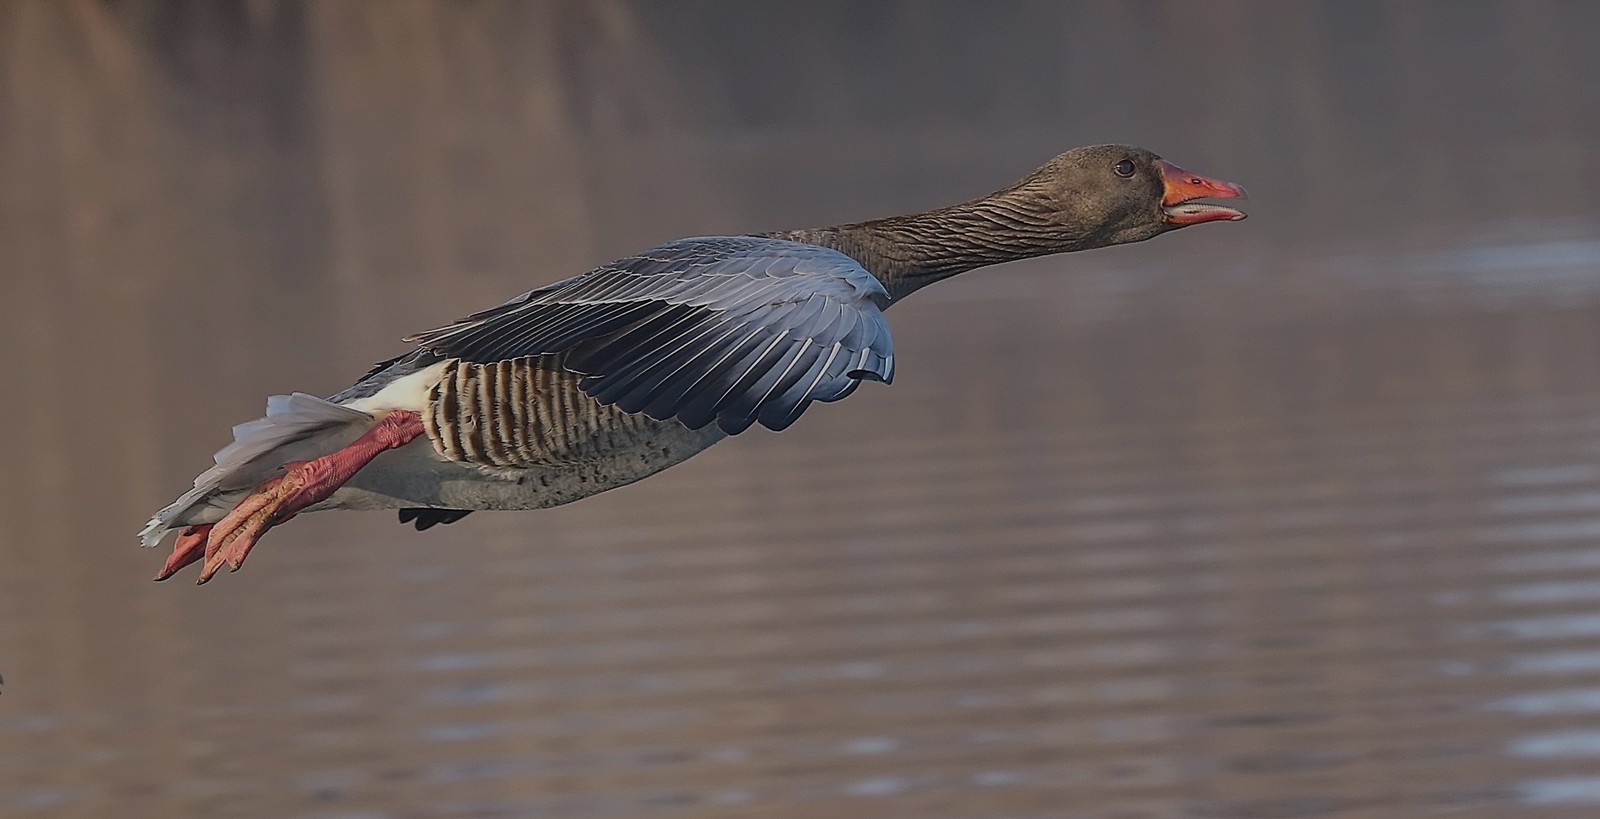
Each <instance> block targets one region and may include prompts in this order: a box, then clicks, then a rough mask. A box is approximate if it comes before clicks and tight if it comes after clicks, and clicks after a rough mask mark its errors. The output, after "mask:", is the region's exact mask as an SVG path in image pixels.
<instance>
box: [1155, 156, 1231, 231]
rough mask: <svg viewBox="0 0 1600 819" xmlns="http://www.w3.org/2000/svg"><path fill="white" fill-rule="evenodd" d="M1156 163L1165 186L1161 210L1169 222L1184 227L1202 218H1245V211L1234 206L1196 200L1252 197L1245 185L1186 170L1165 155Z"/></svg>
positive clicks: (1217, 220) (1224, 219)
mask: <svg viewBox="0 0 1600 819" xmlns="http://www.w3.org/2000/svg"><path fill="white" fill-rule="evenodd" d="M1156 167H1157V168H1158V169H1159V170H1160V171H1161V183H1162V186H1163V188H1164V190H1163V192H1162V196H1161V210H1162V212H1163V213H1164V214H1165V216H1164V218H1165V219H1166V221H1167V223H1168V224H1172V225H1178V226H1180V227H1182V226H1185V225H1198V224H1200V223H1201V222H1222V221H1228V222H1237V221H1239V220H1240V219H1243V218H1244V214H1243V213H1240V212H1239V211H1237V210H1234V209H1233V208H1225V207H1223V206H1221V205H1206V204H1196V203H1195V201H1194V200H1196V199H1249V198H1250V197H1249V196H1246V195H1245V192H1244V186H1242V185H1236V184H1234V183H1232V182H1223V181H1221V180H1218V179H1211V178H1209V177H1205V176H1201V175H1200V174H1197V173H1194V172H1193V171H1186V170H1184V169H1182V168H1180V167H1178V166H1177V165H1174V164H1172V163H1171V162H1168V161H1166V160H1165V159H1158V160H1156Z"/></svg>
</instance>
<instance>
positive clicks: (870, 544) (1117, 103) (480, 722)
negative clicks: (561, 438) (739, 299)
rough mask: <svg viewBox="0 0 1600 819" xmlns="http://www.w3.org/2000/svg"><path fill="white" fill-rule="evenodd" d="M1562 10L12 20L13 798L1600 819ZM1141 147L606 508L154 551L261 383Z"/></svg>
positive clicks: (585, 809) (13, 16)
mask: <svg viewBox="0 0 1600 819" xmlns="http://www.w3.org/2000/svg"><path fill="white" fill-rule="evenodd" d="M1596 30H1600V6H1596V5H1593V4H1588V3H1580V2H1565V3H1559V2H1555V3H1538V2H1517V3H1510V2H1506V3H1494V2H1442V3H1420V2H1419V3H1364V2H1327V3H1300V4H1279V3H1268V2H1260V3H1230V2H1213V3H1204V4H1198V3H1188V4H1178V3H1173V4H1160V3H1140V4H1124V3H1092V4H1057V3H998V4H964V3H954V2H947V3H873V4H860V3H845V2H837V3H807V4H803V5H798V4H793V5H776V4H760V3H736V2H717V3H710V2H691V3H675V4H670V5H654V4H651V5H635V4H631V3H621V2H615V1H614V0H603V1H602V2H589V3H570V4H569V3H550V4H539V3H526V4H524V3H493V2H479V3H459V4H435V3H427V2H408V3H337V4H336V3H305V4H279V3H270V2H248V3H212V2H204V3H202V2H195V3H157V2H133V3H124V4H104V3H97V2H59V3H57V2H44V1H43V0H40V1H39V2H27V0H6V1H5V2H0V248H3V249H4V253H3V255H0V271H3V276H4V297H3V298H0V344H3V349H4V350H5V351H6V353H7V356H6V361H7V363H8V373H7V376H8V377H7V382H8V384H9V389H8V390H7V391H6V396H7V398H6V400H4V401H0V429H4V430H6V432H7V436H6V441H7V442H6V444H5V447H4V451H5V453H6V455H7V457H6V467H7V468H6V469H5V470H4V471H3V473H0V490H3V491H0V521H3V523H4V526H3V527H0V673H3V674H4V676H5V683H6V684H5V688H4V695H3V696H0V814H3V815H5V816H7V817H11V816H16V817H63V818H65V817H109V816H116V817H208V818H209V817H227V816H239V817H291V816H292V817H307V819H311V818H312V817H315V818H316V819H336V818H337V819H379V817H386V818H387V817H393V818H395V819H400V818H402V817H403V818H404V819H411V818H412V817H541V816H550V817H574V818H577V817H603V816H686V817H687V816H696V817H700V816H705V817H710V816H727V817H735V816H738V817H744V816H755V815H759V816H771V817H816V816H829V817H853V816H862V817H866V816H874V817H879V816H915V817H948V818H949V819H975V818H976V817H1008V818H1009V819H1042V817H1073V818H1075V819H1087V818H1088V817H1094V818H1095V819H1112V818H1113V817H1115V819H1157V818H1158V817H1226V818H1229V819H1250V818H1252V817H1263V818H1265V817H1310V816H1316V817H1412V816H1417V817H1421V816H1442V815H1449V816H1459V817H1509V816H1517V817H1523V816H1526V817H1587V816H1594V815H1596V814H1597V813H1600V368H1597V367H1596V366H1595V350H1596V349H1600V244H1597V241H1600V240H1597V235H1600V232H1597V231H1596V226H1597V225H1600V187H1597V186H1596V185H1595V180H1596V179H1600V161H1597V159H1596V155H1597V151H1596V148H1597V145H1596V137H1595V135H1596V134H1597V133H1600V50H1596V49H1593V48H1592V47H1591V42H1590V41H1591V40H1592V33H1593V32H1594V31H1596ZM1111 140H1117V141H1127V142H1134V143H1139V144H1143V145H1146V146H1148V147H1150V148H1152V149H1154V150H1156V151H1158V152H1161V153H1163V154H1165V155H1167V156H1168V157H1170V158H1172V159H1174V160H1175V161H1177V162H1179V163H1181V164H1184V165H1186V166H1189V167H1192V168H1194V169H1196V170H1200V171H1202V172H1206V173H1211V174H1214V175H1217V176H1219V177H1222V178H1226V179H1232V180H1236V181H1239V182H1242V183H1244V184H1246V185H1247V186H1249V188H1250V189H1251V192H1252V194H1253V195H1254V197H1255V198H1254V201H1253V202H1252V203H1251V205H1250V207H1249V210H1250V212H1251V214H1252V215H1251V219H1250V220H1249V221H1247V222H1244V223H1242V224H1237V225H1231V224H1230V225H1221V226H1206V227H1202V228H1197V229H1194V230H1189V231H1184V232H1182V233H1180V234H1178V235H1174V236H1168V237H1163V238H1161V239H1158V240H1156V241H1153V242H1150V243H1147V244H1143V245H1139V246H1132V247H1123V248H1113V249H1109V250H1103V251H1097V252H1093V253H1086V254H1080V255H1075V256H1068V257H1058V258H1052V259H1044V260H1036V261H1033V262H1029V263H1023V264H1016V265H1012V266H1010V267H1008V268H1005V269H1000V270H993V271H985V272H981V273H975V274H972V275H970V276H967V277H963V278H962V279H958V280H955V281H952V282H949V283H947V284H944V285H941V286H940V287H938V288H935V289H932V290H930V291H927V292H925V293H923V294H919V295H918V296H917V297H916V298H914V299H912V300H911V301H909V302H908V303H907V304H905V305H904V306H902V307H899V308H897V309H896V310H895V311H894V313H893V314H892V316H891V320H892V322H893V324H894V327H895V332H896V343H897V345H898V350H899V352H900V354H901V357H902V365H903V366H902V370H901V373H900V377H899V378H898V379H897V383H896V384H895V385H894V386H893V387H892V388H881V387H879V388H873V387H872V386H870V385H869V386H868V387H866V388H863V389H862V390H861V391H860V392H859V393H858V394H857V395H856V396H854V397H852V398H851V399H850V400H849V401H847V402H844V403H842V404H838V405H833V406H825V407H819V408H816V409H814V410H813V411H812V412H811V413H808V415H807V417H806V419H805V420H804V421H803V422H802V423H800V424H799V425H797V426H796V428H794V429H793V430H791V431H789V432H786V433H784V434H782V435H774V434H766V433H761V432H757V433H753V434H750V435H747V436H742V437H741V438H740V439H738V440H736V441H732V442H729V443H727V444H724V445H722V446H719V447H718V448H716V449H715V450H713V451H712V452H710V453H707V454H706V455H704V456H701V457H699V458H697V459H695V460H693V461H691V462H689V463H688V464H686V465H684V466H682V467H679V468H677V469H674V470H672V471H671V472H669V473H667V474H665V475H662V476H660V477H658V478H655V479H652V480H649V481H646V482H644V483H642V484H640V485H637V486H634V487H629V488H626V489H623V490H619V491H616V492H613V493H609V494H606V495H602V496H599V497H596V498H593V499H590V500H587V501H584V502H582V503H579V504H576V505H573V506H570V507H565V508H561V509H556V510H550V511H547V512H542V513H524V514H503V515H496V514H480V515H474V516H472V517H471V518H469V519H467V520H466V521H463V522H462V523H459V524H456V525H452V526H448V527H442V528H439V529H436V530H433V531H430V532H428V533H426V534H418V533H416V532H412V531H409V530H402V529H401V528H400V527H399V526H398V525H397V524H396V523H395V522H394V521H393V519H392V518H391V517H389V516H387V515H383V516H380V515H359V514H343V515H327V516H310V517H308V518H304V519H300V520H296V521H295V522H294V523H293V525H290V526H286V527H284V528H283V529H281V530H278V531H275V532H274V533H273V534H272V535H271V536H270V537H269V538H268V539H267V540H266V541H265V544H264V546H263V547H262V548H261V549H259V550H257V552H256V553H255V554H254V555H253V556H252V558H251V562H250V565H249V566H248V568H247V570H246V571H244V572H241V573H239V574H237V575H228V576H225V577H223V578H221V580H220V581H219V582H217V583H215V584H212V585H209V586H207V587H205V588H203V589H195V588H193V587H190V586H187V585H183V584H181V583H175V584H165V585H156V584H152V583H149V582H148V581H147V580H146V579H145V578H147V577H148V576H149V575H151V574H152V573H153V572H154V571H155V569H156V568H157V566H158V565H159V563H160V559H161V556H160V555H158V554H156V553H153V552H145V551H140V550H138V549H136V548H133V544H134V540H133V534H134V532H135V531H136V530H137V529H138V528H139V525H140V524H141V523H142V521H143V520H144V518H145V516H146V515H148V513H149V511H150V510H151V509H153V508H155V507H157V506H159V505H161V504H163V503H165V502H166V501H167V500H169V499H170V497H171V496H173V495H174V494H176V493H177V491H178V490H180V489H181V488H182V486H183V484H184V482H185V481H187V480H188V479H189V478H190V477H192V475H193V474H194V473H195V472H196V471H197V470H198V469H199V468H200V467H201V466H203V465H204V464H206V463H207V458H208V456H209V454H210V453H211V451H212V450H214V449H215V448H216V447H218V446H219V445H220V444H221V443H222V442H223V441H224V438H225V434H226V429H227V426H228V425H229V424H231V423H234V422H237V421H241V420H245V419H247V418H250V417H253V416H254V415H255V414H256V413H257V412H258V411H259V409H260V404H261V402H262V399H263V397H264V396H265V395H266V394H268V393H270V392H283V391H289V390H296V389H298V390H306V391H311V392H320V393H324V394H326V393H331V392H333V391H335V390H337V389H338V388H340V387H342V386H343V385H344V384H346V383H347V382H348V381H349V380H350V379H351V378H353V377H354V376H356V375H359V374H360V373H361V372H363V371H364V368H365V366H366V365H367V364H368V363H369V362H370V361H373V360H376V359H378V358H380V357H385V356H388V355H391V354H393V353H394V352H396V351H397V350H399V349H400V345H399V344H398V343H397V342H396V341H395V339H397V338H398V337H400V336H402V335H404V334H406V333H408V332H411V331H415V330H418V329H421V328H425V327H430V326H434V325H436V324H439V323H441V322H443V321H446V320H449V319H451V318H453V317H456V316H458V315H462V314H465V313H467V312H470V311H472V310H474V309H478V308H481V307H484V306H486V305H490V304H493V303H497V302H498V301H500V300H502V299H504V298H505V297H507V296H509V295H511V294H514V293H516V292H520V291H522V290H525V289H527V288H529V287H531V286H533V285H536V284H540V283H543V282H547V281H551V280H554V279H556V278H559V277H562V276H566V275H570V274H572V273H574V272H577V271H580V270H582V269H585V268H586V267H588V266H590V265H592V264H594V263H597V262H600V261H604V260H606V259H610V258H614V257H616V256H618V255H621V254H624V253H626V252H629V251H632V250H636V249H638V248H640V247H643V246H646V245H648V244H651V243H654V242H656V241H660V240H664V239H667V238H672V237H675V236H679V235H694V234H706V233H727V232H740V231H752V230H762V229H773V228H781V227H798V226H805V225H814V224H823V223H831V222H842V221H849V220H854V219H860V218H866V217H871V216H875V215H882V214H887V213H896V212H905V211H910V210H916V209H921V208H925V207H930V206H935V205H941V204H946V203H948V202H951V201H955V200H956V199H960V198H964V197H969V196H972V195H976V194H980V193H982V192H984V191H987V190H991V189H994V188H995V187H998V186H999V185H1001V184H1003V183H1004V182H1006V181H1008V180H1009V179H1012V178H1015V177H1016V176H1018V175H1020V174H1022V173H1023V172H1025V171H1027V170H1029V169H1030V168H1032V167H1033V166H1034V165H1036V164H1037V163H1038V162H1040V161H1042V160H1043V159H1045V158H1047V157H1049V156H1050V155H1052V154H1054V153H1056V152H1058V151H1060V150H1062V149H1065V148H1067V147H1070V146H1073V145H1078V144H1085V143H1091V142H1101V141H1111Z"/></svg>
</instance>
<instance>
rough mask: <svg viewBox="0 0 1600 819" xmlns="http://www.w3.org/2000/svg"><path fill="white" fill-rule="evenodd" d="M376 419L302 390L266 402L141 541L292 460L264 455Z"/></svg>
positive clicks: (184, 522) (149, 542) (156, 538)
mask: <svg viewBox="0 0 1600 819" xmlns="http://www.w3.org/2000/svg"><path fill="white" fill-rule="evenodd" d="M375 420H376V419H375V418H374V417H373V416H371V415H368V414H367V413H365V412H362V411H360V410H356V409H351V408H349V407H346V406H341V405H339V404H335V403H333V402H331V401H328V400H325V399H322V398H318V397H316V396H314V395H307V394H305V393H302V392H297V393H293V394H291V395H274V396H272V397H270V398H268V399H267V414H266V417H264V418H257V419H256V420H254V421H247V422H245V423H243V424H240V425H238V426H236V427H234V428H233V443H230V444H228V445H227V446H225V447H223V448H222V449H220V450H218V451H217V454H216V455H215V456H213V460H214V461H216V465H215V466H213V467H211V468H210V469H207V470H206V471H205V472H202V473H200V476H199V477H198V478H195V479H194V488H193V489H190V490H189V491H188V492H185V493H183V496H182V497H179V498H178V499H177V500H175V501H173V502H172V503H171V504H169V505H168V506H167V507H166V508H164V509H162V510H161V511H159V512H157V513H156V514H155V516H154V517H152V518H150V522H149V523H147V524H145V527H144V529H143V530H142V531H140V532H139V540H140V542H141V543H142V544H143V545H144V546H146V547H149V546H154V545H156V544H157V543H160V542H161V539H162V538H163V537H164V536H166V534H167V532H170V531H172V530H173V529H177V528H181V527H183V526H188V525H190V524H191V523H194V522H196V521H191V520H190V519H189V518H190V516H191V513H193V512H195V511H196V510H198V509H200V508H202V507H205V506H207V505H209V503H208V502H209V501H210V500H211V499H212V498H213V497H214V496H217V495H219V494H223V493H227V492H231V491H235V490H238V489H241V488H244V487H248V486H253V485H255V484H256V483H259V482H260V481H262V480H265V479H266V478H267V477H268V476H269V475H270V474H271V473H272V472H273V471H274V470H276V469H277V468H278V467H279V466H282V465H283V463H284V462H285V461H287V460H291V458H290V457H272V458H267V457H265V456H267V455H269V454H271V453H274V452H279V451H280V450H283V449H284V448H285V447H290V446H291V445H293V444H297V443H300V442H302V441H306V440H307V439H308V438H312V437H314V436H317V437H320V436H318V433H320V432H324V431H328V430H330V429H333V428H356V429H363V430H364V429H365V428H366V427H367V426H369V425H371V424H372V423H373V422H374V421H375ZM356 434H359V432H358V433H356ZM282 454H284V453H280V455H282Z"/></svg>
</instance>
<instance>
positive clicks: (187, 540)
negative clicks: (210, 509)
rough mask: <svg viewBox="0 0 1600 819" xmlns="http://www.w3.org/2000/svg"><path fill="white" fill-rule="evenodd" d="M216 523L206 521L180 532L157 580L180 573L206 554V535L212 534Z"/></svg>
mask: <svg viewBox="0 0 1600 819" xmlns="http://www.w3.org/2000/svg"><path fill="white" fill-rule="evenodd" d="M214 525H216V524H212V523H206V524H203V525H200V526H190V527H189V528H187V529H184V530H183V531H182V532H179V533H178V540H177V542H175V543H173V544H172V554H170V555H168V556H167V565H165V566H162V567H161V572H160V573H159V574H157V575H156V579H157V580H166V579H167V578H169V577H171V576H173V575H175V574H177V573H178V570H179V569H181V568H183V567H184V566H187V565H189V564H190V563H193V562H195V561H196V560H199V559H200V558H202V557H205V556H206V536H207V535H209V534H211V527H212V526H214Z"/></svg>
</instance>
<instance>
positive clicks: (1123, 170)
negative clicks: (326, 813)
mask: <svg viewBox="0 0 1600 819" xmlns="http://www.w3.org/2000/svg"><path fill="white" fill-rule="evenodd" d="M1111 169H1112V170H1114V171H1116V172H1117V176H1121V177H1124V178H1126V177H1129V176H1133V160H1131V159H1123V160H1119V161H1118V162H1117V164H1115V165H1112V166H1111Z"/></svg>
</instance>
